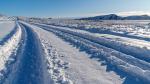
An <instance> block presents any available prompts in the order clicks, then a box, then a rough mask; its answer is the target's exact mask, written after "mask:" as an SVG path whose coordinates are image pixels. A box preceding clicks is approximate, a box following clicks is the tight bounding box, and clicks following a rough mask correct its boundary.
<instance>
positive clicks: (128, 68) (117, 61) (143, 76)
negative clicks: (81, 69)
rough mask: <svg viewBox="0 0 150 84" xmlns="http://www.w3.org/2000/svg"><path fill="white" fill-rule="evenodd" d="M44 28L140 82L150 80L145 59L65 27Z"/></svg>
mask: <svg viewBox="0 0 150 84" xmlns="http://www.w3.org/2000/svg"><path fill="white" fill-rule="evenodd" d="M42 28H43V29H45V30H48V31H50V32H53V33H55V34H56V35H58V36H60V37H61V38H63V39H65V40H67V41H69V42H71V43H73V44H75V45H77V46H78V47H79V46H80V47H83V48H85V49H87V50H88V52H90V54H94V53H95V54H98V55H97V56H101V57H100V58H103V59H105V60H106V61H107V62H108V63H109V64H111V65H113V66H115V67H117V68H118V69H119V70H121V71H123V72H125V73H126V74H127V76H131V78H132V77H135V80H136V79H139V81H140V82H141V80H142V82H143V81H147V82H150V79H149V68H148V67H145V65H146V66H149V64H147V63H145V62H143V61H138V59H135V58H134V59H133V58H132V57H131V58H130V56H129V57H128V56H127V57H126V56H123V57H122V55H124V54H123V53H120V52H119V53H118V52H117V51H114V50H113V52H112V50H111V49H109V48H105V47H103V46H100V45H98V44H96V43H93V42H91V41H90V40H89V39H85V38H82V37H80V36H78V35H75V34H74V33H73V34H72V33H69V32H67V31H65V30H63V29H62V30H61V29H57V28H49V29H48V28H45V27H42ZM90 49H91V50H90ZM92 49H93V50H94V51H93V50H92ZM103 49H104V50H103ZM98 52H99V53H98ZM117 53H118V55H117ZM136 61H137V62H136ZM139 62H141V65H140V64H139ZM137 66H138V67H137ZM143 69H146V70H143ZM134 70H136V71H135V72H134Z"/></svg>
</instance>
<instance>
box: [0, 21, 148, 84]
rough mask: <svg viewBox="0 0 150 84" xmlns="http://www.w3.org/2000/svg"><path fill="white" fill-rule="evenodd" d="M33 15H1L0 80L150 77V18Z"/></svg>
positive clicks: (69, 82)
mask: <svg viewBox="0 0 150 84" xmlns="http://www.w3.org/2000/svg"><path fill="white" fill-rule="evenodd" d="M25 19H26V18H25ZM27 20H28V21H30V20H31V21H30V22H31V23H32V24H29V23H27V22H23V21H19V22H17V21H16V22H15V21H12V20H4V19H3V20H0V30H2V31H0V83H3V81H4V83H6V84H13V83H15V84H19V83H22V84H24V83H33V82H34V83H36V84H41V83H42V84H149V83H150V78H149V77H150V29H149V28H150V26H149V24H148V23H149V21H145V22H142V21H134V22H131V21H117V22H116V21H114V22H111V21H102V22H92V21H91V22H90V21H80V20H63V19H62V20H54V21H53V20H51V19H50V20H49V19H42V18H39V19H38V18H37V19H36V18H32V19H27ZM34 20H35V21H34ZM35 22H36V23H35ZM41 23H42V24H41ZM15 57H16V58H15ZM7 72H8V73H7ZM27 80H28V81H27Z"/></svg>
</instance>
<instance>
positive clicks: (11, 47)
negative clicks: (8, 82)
mask: <svg viewBox="0 0 150 84" xmlns="http://www.w3.org/2000/svg"><path fill="white" fill-rule="evenodd" d="M21 33H22V31H21V28H20V26H18V28H17V30H16V33H15V34H14V35H13V36H12V37H11V38H10V39H8V40H7V41H6V42H5V43H4V45H0V71H1V72H0V80H2V79H1V78H2V77H3V74H5V71H6V70H7V68H6V63H8V64H9V63H10V62H12V61H14V60H15V59H13V58H12V57H10V56H11V55H12V53H13V54H16V53H15V52H16V51H17V48H18V44H19V42H20V40H21Z"/></svg>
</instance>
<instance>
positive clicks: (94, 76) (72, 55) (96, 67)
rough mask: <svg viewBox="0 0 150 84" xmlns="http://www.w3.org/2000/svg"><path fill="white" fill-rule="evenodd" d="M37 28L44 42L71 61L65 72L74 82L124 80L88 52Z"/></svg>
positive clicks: (117, 82) (91, 83)
mask: <svg viewBox="0 0 150 84" xmlns="http://www.w3.org/2000/svg"><path fill="white" fill-rule="evenodd" d="M36 30H37V33H38V34H39V36H40V38H41V39H42V43H43V44H45V45H49V48H51V47H54V48H56V50H57V51H58V53H57V54H59V55H60V56H59V58H60V59H61V60H64V61H66V62H67V64H68V63H69V65H68V66H67V69H65V73H66V74H67V75H68V77H69V78H70V79H71V80H72V81H73V83H74V84H99V83H101V84H114V83H115V84H120V83H121V82H122V80H121V79H120V77H119V76H117V75H116V74H115V73H114V72H108V73H107V72H106V66H100V63H99V62H97V61H94V60H91V59H90V58H89V55H88V54H86V53H84V52H80V51H79V50H78V49H76V48H74V47H73V46H71V45H69V44H68V43H66V42H64V41H63V40H61V39H60V38H58V37H57V36H55V35H54V34H52V33H50V32H47V31H45V30H42V29H39V28H36ZM46 41H47V42H46ZM49 50H50V51H53V50H52V49H49ZM50 56H52V55H50ZM51 60H52V59H51ZM52 67H53V66H52Z"/></svg>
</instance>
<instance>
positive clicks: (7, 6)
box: [0, 0, 150, 17]
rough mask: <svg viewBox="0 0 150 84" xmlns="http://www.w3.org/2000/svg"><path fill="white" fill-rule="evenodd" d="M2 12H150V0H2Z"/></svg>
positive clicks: (70, 14) (59, 14)
mask: <svg viewBox="0 0 150 84" xmlns="http://www.w3.org/2000/svg"><path fill="white" fill-rule="evenodd" d="M0 13H2V14H6V15H13V16H36V17H80V16H92V15H99V14H109V13H118V14H120V15H126V14H143V13H146V14H150V0H0Z"/></svg>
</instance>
